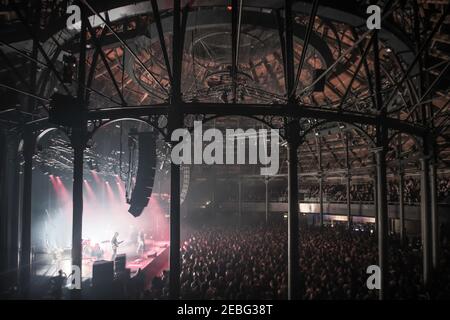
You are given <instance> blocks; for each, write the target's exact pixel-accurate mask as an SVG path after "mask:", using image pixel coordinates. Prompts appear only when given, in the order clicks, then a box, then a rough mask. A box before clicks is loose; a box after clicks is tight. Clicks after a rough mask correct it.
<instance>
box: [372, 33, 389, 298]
mask: <svg viewBox="0 0 450 320" xmlns="http://www.w3.org/2000/svg"><path fill="white" fill-rule="evenodd" d="M378 41H379V40H378V31H377V30H375V32H374V39H373V56H374V76H375V88H374V89H375V102H376V107H377V109H378V110H379V111H380V115H379V123H378V124H377V127H376V130H377V147H378V148H377V149H376V150H375V156H376V163H377V185H376V189H377V201H376V203H377V232H378V266H379V267H380V269H381V289H380V291H379V299H380V300H383V299H386V298H387V297H388V292H387V291H388V287H387V284H388V279H387V275H388V261H387V259H388V251H387V241H388V232H387V228H388V202H387V178H386V148H387V145H388V130H387V128H386V127H385V124H384V120H385V119H386V112H385V110H383V109H384V108H383V99H382V95H381V90H382V86H381V74H380V50H379V43H378Z"/></svg>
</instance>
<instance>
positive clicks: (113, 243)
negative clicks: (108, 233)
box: [111, 232, 123, 261]
mask: <svg viewBox="0 0 450 320" xmlns="http://www.w3.org/2000/svg"><path fill="white" fill-rule="evenodd" d="M118 237H119V233H118V232H115V233H114V237H113V238H112V240H111V247H112V251H113V254H112V257H111V260H112V261H114V260H115V259H116V255H117V248H118V247H119V245H120V244H121V243H122V242H123V241H119V240H118V239H117V238H118Z"/></svg>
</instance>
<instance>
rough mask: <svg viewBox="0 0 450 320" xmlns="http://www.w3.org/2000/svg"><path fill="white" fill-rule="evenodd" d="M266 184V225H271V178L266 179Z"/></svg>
mask: <svg viewBox="0 0 450 320" xmlns="http://www.w3.org/2000/svg"><path fill="white" fill-rule="evenodd" d="M264 184H265V186H266V203H265V204H266V224H268V223H269V177H265V178H264Z"/></svg>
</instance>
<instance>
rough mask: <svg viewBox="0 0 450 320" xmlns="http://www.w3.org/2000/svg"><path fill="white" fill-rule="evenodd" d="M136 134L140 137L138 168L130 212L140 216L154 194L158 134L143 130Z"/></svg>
mask: <svg viewBox="0 0 450 320" xmlns="http://www.w3.org/2000/svg"><path fill="white" fill-rule="evenodd" d="M136 136H137V137H138V139H139V144H138V146H139V149H138V152H139V158H138V170H137V174H136V184H135V186H134V189H133V191H132V193H131V199H130V209H128V212H129V213H131V214H132V215H133V216H135V217H138V216H140V215H141V214H142V211H144V208H145V207H146V206H147V205H148V201H149V199H150V197H151V195H152V190H153V182H154V180H155V169H156V134H154V133H153V132H141V133H136Z"/></svg>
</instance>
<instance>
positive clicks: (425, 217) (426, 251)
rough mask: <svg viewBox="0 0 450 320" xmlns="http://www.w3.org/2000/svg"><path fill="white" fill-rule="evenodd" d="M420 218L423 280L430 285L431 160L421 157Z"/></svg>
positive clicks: (426, 285)
mask: <svg viewBox="0 0 450 320" xmlns="http://www.w3.org/2000/svg"><path fill="white" fill-rule="evenodd" d="M420 169H421V171H420V219H421V234H422V254H423V255H422V258H423V282H424V285H425V287H428V286H429V285H430V282H431V212H430V209H431V206H430V180H429V161H428V158H427V157H423V158H421V159H420Z"/></svg>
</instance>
